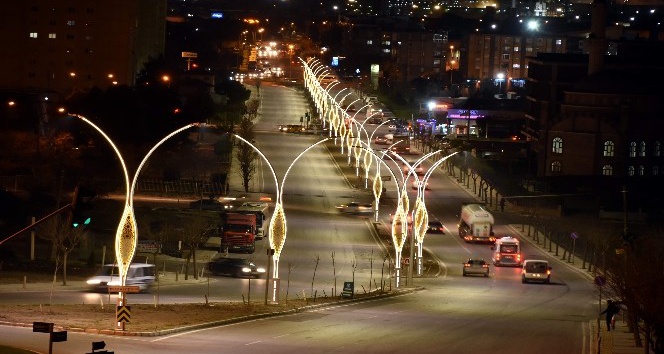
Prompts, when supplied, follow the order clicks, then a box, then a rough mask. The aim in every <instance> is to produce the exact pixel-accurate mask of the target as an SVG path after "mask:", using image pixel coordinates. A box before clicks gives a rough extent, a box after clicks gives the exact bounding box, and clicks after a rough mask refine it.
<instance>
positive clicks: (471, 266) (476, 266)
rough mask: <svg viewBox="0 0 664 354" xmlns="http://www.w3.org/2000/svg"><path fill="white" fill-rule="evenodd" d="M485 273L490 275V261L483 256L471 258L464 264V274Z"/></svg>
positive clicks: (486, 275)
mask: <svg viewBox="0 0 664 354" xmlns="http://www.w3.org/2000/svg"><path fill="white" fill-rule="evenodd" d="M467 275H483V276H485V277H488V276H489V263H487V262H486V261H484V259H481V258H470V259H468V260H467V261H466V263H464V264H463V276H464V277H465V276H467Z"/></svg>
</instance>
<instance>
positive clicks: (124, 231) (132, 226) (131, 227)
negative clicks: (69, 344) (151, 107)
mask: <svg viewBox="0 0 664 354" xmlns="http://www.w3.org/2000/svg"><path fill="white" fill-rule="evenodd" d="M68 116H70V117H75V118H78V119H80V120H82V121H83V122H85V123H87V124H88V125H90V126H91V127H93V128H94V129H95V130H97V131H98V132H99V133H100V134H101V135H102V136H103V137H104V139H106V141H107V142H108V143H109V144H110V145H111V147H112V148H113V151H115V154H116V155H117V157H118V160H119V161H120V165H121V166H122V171H123V173H124V177H125V187H126V194H125V205H124V210H123V212H122V216H121V217H120V222H119V223H118V228H117V231H116V233H115V257H116V262H117V265H118V271H119V272H118V273H119V274H118V275H119V277H120V285H121V286H123V287H124V286H125V285H126V284H127V272H128V271H129V266H130V264H131V261H132V259H133V258H134V254H135V253H136V244H137V241H138V228H137V226H136V217H135V215H134V191H135V189H136V181H137V180H138V175H139V173H140V172H141V169H142V168H143V165H145V162H146V161H147V159H148V158H149V157H150V156H151V155H152V153H153V152H154V151H155V150H156V149H157V148H158V147H159V146H160V145H161V144H163V143H164V142H165V141H166V140H168V139H170V138H171V137H172V136H174V135H176V134H178V133H180V132H182V131H184V130H186V129H189V128H191V127H193V126H198V125H199V124H200V123H192V124H188V125H186V126H184V127H182V128H180V129H177V130H175V131H173V132H172V133H170V134H168V135H167V136H166V137H164V138H163V139H161V140H160V141H159V142H158V143H157V144H155V145H154V146H153V147H152V149H150V151H148V153H147V154H146V155H145V157H144V158H143V160H142V161H141V163H140V164H139V166H138V168H137V169H136V173H135V174H134V178H133V180H132V182H131V184H130V183H129V172H128V171H127V166H126V163H125V162H124V159H123V158H122V154H121V153H120V151H119V150H118V148H117V146H115V144H114V143H113V140H111V138H110V137H108V135H106V133H105V132H104V131H103V130H101V128H99V127H98V126H97V125H95V124H94V123H93V122H92V121H90V120H88V119H87V118H85V117H84V116H82V115H79V114H71V113H70V114H68ZM126 303H127V299H126V291H120V292H119V293H118V306H125V305H126ZM116 328H117V329H121V330H124V322H116Z"/></svg>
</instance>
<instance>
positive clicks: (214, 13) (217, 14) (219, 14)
mask: <svg viewBox="0 0 664 354" xmlns="http://www.w3.org/2000/svg"><path fill="white" fill-rule="evenodd" d="M212 18H224V14H223V13H221V12H213V13H212Z"/></svg>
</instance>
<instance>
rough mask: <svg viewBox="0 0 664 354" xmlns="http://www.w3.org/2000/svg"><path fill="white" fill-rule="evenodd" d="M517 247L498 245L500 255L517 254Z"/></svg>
mask: <svg viewBox="0 0 664 354" xmlns="http://www.w3.org/2000/svg"><path fill="white" fill-rule="evenodd" d="M517 252H519V246H517V245H500V253H517Z"/></svg>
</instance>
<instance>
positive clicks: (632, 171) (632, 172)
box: [627, 166, 634, 177]
mask: <svg viewBox="0 0 664 354" xmlns="http://www.w3.org/2000/svg"><path fill="white" fill-rule="evenodd" d="M627 175H628V176H630V177H633V176H634V166H629V167H628V168H627Z"/></svg>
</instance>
